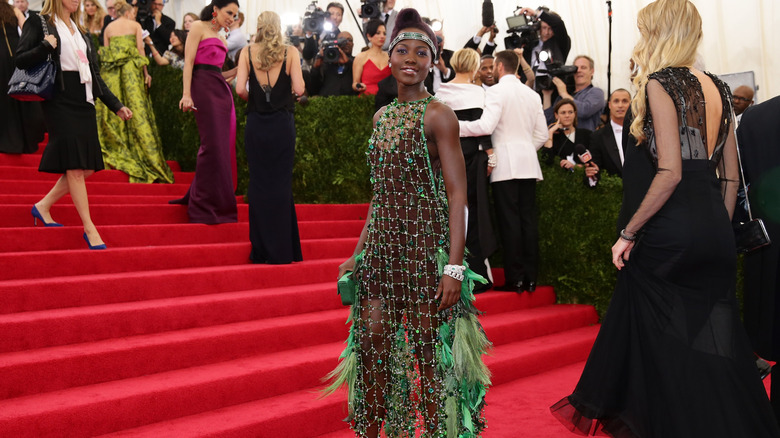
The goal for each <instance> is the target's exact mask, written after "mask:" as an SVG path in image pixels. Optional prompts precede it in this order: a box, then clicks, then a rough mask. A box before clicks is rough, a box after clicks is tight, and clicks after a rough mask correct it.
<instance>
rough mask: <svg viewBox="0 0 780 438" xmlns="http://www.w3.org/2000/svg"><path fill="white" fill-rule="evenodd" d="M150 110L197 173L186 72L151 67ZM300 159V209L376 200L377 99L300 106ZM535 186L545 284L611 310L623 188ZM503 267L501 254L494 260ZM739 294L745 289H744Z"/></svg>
mask: <svg viewBox="0 0 780 438" xmlns="http://www.w3.org/2000/svg"><path fill="white" fill-rule="evenodd" d="M150 73H151V74H152V77H153V83H152V89H151V91H150V94H151V96H152V103H153V106H154V111H155V116H156V119H157V126H158V128H159V131H160V137H161V138H162V142H163V148H164V153H165V157H166V159H168V160H175V161H178V162H179V164H180V165H181V167H182V169H183V170H185V171H193V170H195V160H196V157H197V152H198V146H199V138H198V130H197V126H196V124H195V117H194V116H193V115H192V114H184V113H182V112H181V111H179V109H178V104H179V99H181V87H182V85H181V84H182V81H181V76H182V73H181V71H180V70H177V69H175V68H171V67H167V66H165V67H159V66H156V65H153V66H150ZM234 100H235V102H236V121H237V132H236V137H237V138H236V157H237V164H238V190H237V193H239V194H245V193H246V188H247V181H248V178H249V175H248V169H247V165H246V155H245V153H244V125H245V123H246V103H245V102H244V101H243V100H241V99H240V98H238V96H236V95H234ZM295 111H296V112H295V125H296V131H297V138H296V152H295V153H296V159H295V167H294V169H293V191H294V193H295V201H296V202H298V203H363V202H368V201H369V199H370V198H371V187H370V185H369V181H368V167H367V165H366V158H365V150H366V141H367V139H368V137H369V136H370V133H371V118H372V115H373V113H374V100H373V99H372V98H364V97H351V96H341V97H327V98H323V97H317V98H312V99H310V100H309V102H308V104H307V105H296V110H295ZM543 171H544V181H543V182H541V183H539V184H538V185H537V204H538V208H539V235H540V242H539V243H540V257H541V266H540V269H541V270H540V273H539V282H540V283H543V284H550V285H552V286H554V287H555V290H556V293H557V295H558V300H559V301H560V302H564V303H588V304H594V305H595V306H596V308H597V309H598V311H599V313H600V314H603V312H604V311H605V310H606V307H607V304H608V303H609V299H610V297H611V295H612V290H613V288H614V284H615V278H616V273H617V270H616V269H615V268H614V267H613V266H612V264H611V247H612V244H613V243H614V242H615V239H616V235H615V220H616V218H617V213H618V210H619V207H620V201H621V192H622V181H621V180H620V179H619V178H615V177H608V176H606V177H603V178H602V180H601V182H600V184H599V187H598V188H596V189H590V188H587V187H585V186H584V184H583V183H582V177H583V175H582V171H581V170H578V171H576V172H574V173H571V172H566V171H563V170H561V169H559V168H556V167H549V168H548V167H544V168H543ZM492 262H493V265H494V266H500V265H501V260H500V254H497V255H496V256H495V257H494V258H493V260H492ZM740 289H741V288H740Z"/></svg>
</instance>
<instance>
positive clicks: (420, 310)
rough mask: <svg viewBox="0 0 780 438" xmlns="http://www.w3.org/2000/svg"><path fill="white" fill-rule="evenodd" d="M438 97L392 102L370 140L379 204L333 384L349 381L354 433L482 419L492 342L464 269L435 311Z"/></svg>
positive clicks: (413, 430) (440, 183) (440, 217)
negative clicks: (427, 128)
mask: <svg viewBox="0 0 780 438" xmlns="http://www.w3.org/2000/svg"><path fill="white" fill-rule="evenodd" d="M431 100H432V98H428V99H424V100H420V101H415V102H404V103H399V102H398V101H394V102H393V103H392V104H390V105H389V106H388V107H387V109H386V111H385V112H384V114H383V115H382V116H381V118H380V120H379V122H378V123H377V125H376V127H375V129H374V133H373V135H372V137H371V141H370V142H369V146H368V152H367V157H368V162H369V165H370V167H371V183H372V186H373V191H374V200H373V201H372V204H373V213H372V217H371V218H370V222H369V225H368V237H367V240H366V243H365V246H364V250H363V252H362V253H361V254H360V256H359V257H358V261H357V264H356V267H355V271H354V278H355V280H356V282H357V284H358V292H357V295H356V303H355V305H353V306H352V308H351V313H350V320H351V322H352V326H351V330H350V334H349V338H348V339H347V347H346V349H345V350H344V352H343V353H342V355H341V362H340V364H339V366H338V367H337V368H336V369H335V370H334V371H333V372H331V374H330V375H329V376H328V378H329V379H331V385H330V387H329V388H328V389H326V392H327V391H333V390H335V389H336V388H338V387H340V386H342V385H346V386H347V387H348V391H349V417H348V421H350V423H351V426H352V428H353V430H354V431H355V433H356V435H357V436H361V437H362V436H366V432H367V431H368V429H369V428H370V427H371V425H372V424H379V425H381V427H382V428H383V429H384V431H385V433H386V435H387V436H388V437H415V436H423V437H451V438H454V437H476V436H479V434H480V432H481V431H482V429H484V427H485V418H484V416H483V408H484V400H485V392H486V390H487V387H488V385H489V384H490V372H489V371H488V369H487V367H486V366H485V364H484V362H483V361H482V357H483V355H484V354H485V353H486V350H487V349H488V348H489V347H490V342H489V341H488V340H487V338H486V336H485V334H484V331H483V330H482V326H481V325H480V323H479V321H478V319H477V313H478V312H477V309H476V308H475V307H474V305H473V301H474V295H473V294H472V292H471V291H472V289H473V285H474V281H475V280H477V281H481V282H484V281H485V280H484V279H483V278H482V277H479V276H478V275H476V274H474V273H473V272H472V271H471V270H467V271H466V279H465V280H464V281H463V288H462V293H461V299H460V300H459V301H458V303H457V304H455V306H453V307H452V308H450V309H448V310H445V311H443V312H438V311H437V307H438V303H437V300H436V299H435V298H434V296H435V295H436V289H437V287H438V284H439V282H440V279H441V275H442V274H441V273H442V269H443V267H444V265H445V264H446V263H447V260H448V252H449V226H448V222H449V213H448V207H447V195H446V193H445V189H444V180H443V178H442V175H441V169H440V165H439V163H438V162H433V163H432V162H431V159H430V157H429V155H428V147H427V144H426V142H425V136H424V135H423V132H424V129H423V126H422V122H423V117H424V114H425V110H426V108H427V106H428V104H429V103H430V102H431Z"/></svg>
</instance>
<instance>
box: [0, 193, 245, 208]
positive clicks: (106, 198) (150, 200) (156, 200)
mask: <svg viewBox="0 0 780 438" xmlns="http://www.w3.org/2000/svg"><path fill="white" fill-rule="evenodd" d="M171 199H174V197H172V196H169V195H164V194H163V195H125V196H122V204H147V205H168V201H170V200H171ZM40 200H41V195H37V194H23V195H18V194H17V195H12V194H0V205H4V204H21V205H29V206H30V207H32V205H33V204H35V203H36V202H38V201H40ZM116 202H117V196H116V195H93V194H92V193H90V194H89V205H99V204H116ZM236 202H237V203H239V204H245V202H244V196H243V195H239V196H236ZM58 203H59V204H65V205H72V204H73V199H71V197H70V195H65V197H63V198H62V199H61V200H60V201H58Z"/></svg>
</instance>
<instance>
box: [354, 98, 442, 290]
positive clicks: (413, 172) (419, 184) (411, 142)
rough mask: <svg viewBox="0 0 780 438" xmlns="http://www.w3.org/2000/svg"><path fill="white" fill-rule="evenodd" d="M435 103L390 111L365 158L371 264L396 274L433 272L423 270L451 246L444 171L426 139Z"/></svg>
mask: <svg viewBox="0 0 780 438" xmlns="http://www.w3.org/2000/svg"><path fill="white" fill-rule="evenodd" d="M432 99H433V97H429V98H427V99H423V100H419V101H414V102H403V103H402V102H398V101H397V100H396V101H394V102H393V103H391V104H390V105H388V106H387V108H386V110H385V112H384V113H383V114H382V116H381V117H380V119H379V121H378V122H377V124H376V127H375V129H374V133H373V135H372V136H371V140H370V141H369V145H368V151H367V153H366V155H367V159H368V164H369V166H370V170H371V173H370V175H371V185H372V188H373V192H374V200H373V216H372V218H371V222H370V224H369V235H368V241H367V247H366V259H367V261H368V260H370V259H372V258H375V257H376V258H380V259H382V260H383V261H384V262H383V263H387V264H390V263H392V264H393V265H394V266H392V269H393V270H395V269H400V270H402V271H409V270H411V271H414V272H420V273H421V272H428V271H429V270H428V269H424V266H422V265H424V264H428V263H432V262H433V261H434V254H433V253H434V251H435V250H437V249H443V250H444V251H447V247H448V246H449V241H448V239H447V238H446V236H447V235H448V220H449V216H448V211H447V198H446V193H445V191H444V184H443V179H442V177H441V169H440V165H439V163H438V161H435V162H431V160H430V156H429V154H428V145H427V143H426V140H425V133H424V130H425V126H424V123H423V118H424V115H425V109H426V108H427V106H428V104H429V103H430V102H431V100H432ZM380 245H381V247H379V246H380ZM410 263H411V264H418V265H416V266H411V265H410ZM388 267H390V266H389V265H388ZM391 274H392V275H391V276H393V277H394V278H396V279H398V278H401V277H399V276H398V275H396V273H391ZM398 274H399V275H400V273H398ZM406 274H408V272H407V273H405V274H404V275H406ZM432 286H435V285H433V284H432Z"/></svg>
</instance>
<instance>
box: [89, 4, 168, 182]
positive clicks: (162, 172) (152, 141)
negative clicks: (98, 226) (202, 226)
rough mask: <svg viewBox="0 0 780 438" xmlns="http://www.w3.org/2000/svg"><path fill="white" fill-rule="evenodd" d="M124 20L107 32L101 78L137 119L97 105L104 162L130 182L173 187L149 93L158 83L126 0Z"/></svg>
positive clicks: (121, 8)
mask: <svg viewBox="0 0 780 438" xmlns="http://www.w3.org/2000/svg"><path fill="white" fill-rule="evenodd" d="M114 8H115V9H116V12H117V14H118V15H119V18H117V19H116V20H114V21H112V22H111V24H109V25H108V26H107V27H106V32H105V34H104V47H102V48H101V49H100V66H101V71H100V74H101V75H102V76H103V79H104V80H105V82H106V85H108V88H110V89H111V91H112V92H113V93H114V94H116V95H117V96H121V97H122V101H123V102H125V104H126V105H127V106H128V107H129V108H130V109H131V110H132V111H133V114H134V116H135V117H133V119H132V120H131V121H129V122H122V121H121V120H118V119H117V118H116V117H113V114H111V111H110V110H109V109H108V108H106V106H105V105H103V104H102V103H99V104H97V108H96V110H97V119H98V136H99V137H100V147H101V149H102V150H103V161H105V163H106V164H107V165H109V166H111V167H112V168H114V169H117V170H121V171H122V172H125V173H126V174H128V175H129V176H130V182H139V183H153V182H163V183H172V182H173V172H171V169H170V168H169V167H168V164H167V163H166V162H165V158H164V157H163V152H162V143H161V141H160V134H159V133H158V132H157V124H156V122H155V119H154V111H153V110H152V100H151V99H150V98H149V94H148V93H147V88H148V87H149V86H151V83H152V77H151V76H149V74H148V73H147V71H146V66H147V64H149V59H148V58H146V57H145V56H144V50H143V41H142V40H141V34H142V32H143V30H142V29H141V25H140V24H138V22H137V21H135V8H133V7H132V6H131V5H129V4H127V3H126V2H125V1H124V0H117V1H116V2H115V3H114Z"/></svg>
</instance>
